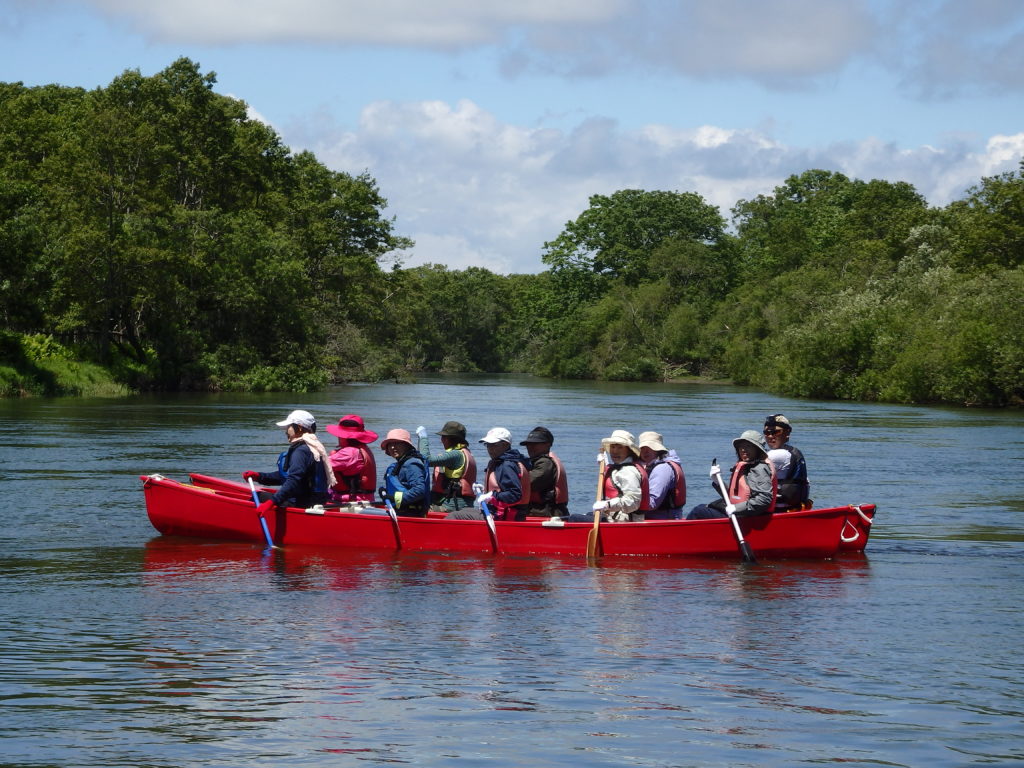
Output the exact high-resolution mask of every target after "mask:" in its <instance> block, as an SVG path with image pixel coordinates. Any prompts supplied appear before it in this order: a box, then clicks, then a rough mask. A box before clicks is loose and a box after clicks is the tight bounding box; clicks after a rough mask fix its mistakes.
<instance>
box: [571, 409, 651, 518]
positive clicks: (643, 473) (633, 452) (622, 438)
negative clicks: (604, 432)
mask: <svg viewBox="0 0 1024 768" xmlns="http://www.w3.org/2000/svg"><path fill="white" fill-rule="evenodd" d="M601 449H602V450H603V451H604V452H605V456H606V457H607V458H606V460H605V466H604V482H603V485H602V486H601V498H600V499H598V500H597V501H596V502H594V507H593V512H592V513H591V514H589V515H581V514H572V515H569V522H572V523H575V522H589V521H593V519H594V515H595V514H599V515H603V516H604V517H603V518H602V519H608V520H609V521H610V522H613V523H618V522H627V521H629V520H631V519H637V520H643V513H642V512H638V510H639V509H640V508H641V507H642V506H644V505H645V504H646V503H647V502H648V493H647V470H646V469H645V468H644V466H643V465H642V464H639V463H638V459H639V458H640V450H639V449H638V448H637V447H636V439H635V438H634V437H633V435H632V433H630V432H627V431H626V430H624V429H616V430H615V431H613V432H612V434H611V436H609V437H606V438H605V439H604V440H602V441H601Z"/></svg>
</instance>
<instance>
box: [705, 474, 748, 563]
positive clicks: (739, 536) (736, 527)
mask: <svg viewBox="0 0 1024 768" xmlns="http://www.w3.org/2000/svg"><path fill="white" fill-rule="evenodd" d="M715 480H716V481H717V482H718V488H719V489H720V490H721V492H722V500H723V501H724V502H725V504H726V506H729V491H727V490H726V488H725V481H724V480H722V473H721V472H716V473H715ZM726 514H727V515H728V516H729V520H730V522H732V529H733V531H735V533H736V541H737V543H738V544H739V545H740V554H741V555H743V559H744V560H745V561H746V562H748V563H756V562H757V559H756V558H755V557H754V550H752V549H751V548H750V545H749V544H747V542H746V539H744V538H743V531H741V530H740V522H739V520H737V519H736V513H735V512H729V511H728V510H727V511H726Z"/></svg>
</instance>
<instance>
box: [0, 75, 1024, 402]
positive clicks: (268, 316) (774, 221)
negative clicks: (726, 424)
mask: <svg viewBox="0 0 1024 768" xmlns="http://www.w3.org/2000/svg"><path fill="white" fill-rule="evenodd" d="M215 83H216V77H215V75H214V74H213V73H206V74H204V73H202V72H201V71H200V68H199V66H198V64H196V63H195V62H192V61H190V60H189V59H186V58H182V59H179V60H177V61H175V62H174V63H172V64H171V65H170V66H169V67H167V68H166V69H164V70H163V71H161V72H159V73H157V74H156V75H154V76H152V77H143V76H141V75H140V73H139V72H138V71H135V70H127V71H125V72H124V73H123V74H122V75H120V76H119V77H117V78H115V79H114V80H113V82H111V83H110V84H109V85H108V86H106V87H102V88H97V89H95V90H92V91H85V90H83V89H79V88H69V87H64V86H59V85H48V86H42V87H25V86H24V85H23V84H21V83H0V267H2V273H0V299H2V302H0V306H2V310H0V311H2V313H3V325H2V329H0V392H2V393H3V394H6V395H17V394H27V393H41V394H60V393H76V392H79V393H80V392H87V391H96V387H97V382H104V381H106V382H108V383H109V384H110V385H111V386H113V387H120V388H122V391H140V390H182V389H207V390H225V389H244V390H271V389H290V390H299V391H301V390H310V389H316V388H320V387H323V386H325V385H328V384H330V383H332V382H340V381H351V380H366V381H373V380H380V379H385V378H395V379H400V380H402V379H408V378H411V377H414V376H415V375H416V374H417V373H419V372H423V371H442V372H465V371H486V372H498V371H514V372H528V373H533V374H537V375H541V376H549V377H567V378H599V379H616V380H633V381H658V380H666V379H673V378H679V377H684V376H704V377H711V378H722V379H731V380H733V381H735V382H737V383H739V384H745V385H752V386H756V387H759V388H762V389H765V390H768V391H772V392H777V393H779V394H785V395H790V396H798V397H815V398H842V399H851V400H881V401H892V402H908V403H909V402H914V403H925V402H945V403H956V404H971V405H992V406H995V405H1019V404H1020V403H1021V402H1022V401H1024V384H1022V380H1024V376H1022V373H1024V338H1022V331H1021V327H1022V323H1021V322H1020V317H1021V314H1022V312H1021V310H1022V299H1021V296H1022V293H1024V292H1022V289H1024V274H1022V267H1021V256H1022V253H1024V160H1022V163H1021V167H1020V170H1019V171H1018V172H1013V173H1006V174H1002V175H999V176H994V177H989V178H983V179H980V180H979V182H978V184H977V185H976V186H975V187H974V188H972V189H971V190H969V191H968V193H967V194H966V195H965V196H964V197H963V199H960V200H957V201H955V202H953V203H951V204H950V205H947V206H945V207H930V206H929V205H928V204H927V202H926V201H925V200H924V198H923V197H922V196H921V195H920V194H919V193H918V192H917V191H916V190H915V189H914V188H913V186H912V185H910V184H907V183H904V182H888V181H881V180H877V179H876V180H871V181H862V180H858V179H850V178H847V177H846V176H844V175H843V174H841V173H836V172H833V171H826V170H808V171H806V172H805V173H802V174H800V175H794V176H792V177H790V178H789V179H787V180H786V182H785V183H784V184H782V185H780V186H779V187H777V188H776V189H775V190H774V191H773V192H772V194H770V195H759V196H758V197H756V198H754V199H751V200H741V201H739V202H737V204H736V205H735V206H734V208H733V209H732V211H731V221H727V220H726V219H725V218H724V217H723V215H722V214H721V212H720V211H719V209H718V208H717V207H715V206H712V205H710V204H709V203H707V202H706V201H705V200H704V199H703V198H702V197H701V196H700V195H698V194H696V193H693V192H669V191H647V190H630V189H627V190H620V191H617V192H615V193H613V194H611V195H594V196H592V197H591V198H590V201H589V206H588V208H587V209H586V210H584V211H582V212H581V213H580V215H579V216H578V217H577V218H576V219H575V220H573V221H570V222H568V223H567V224H566V225H565V228H564V229H563V231H562V232H561V233H560V234H559V235H558V236H557V237H556V238H555V239H554V240H552V241H550V242H547V243H544V244H543V245H542V246H541V248H542V259H543V262H544V264H545V265H546V267H547V268H546V269H545V270H544V271H542V272H540V273H538V274H512V275H499V274H495V273H492V272H490V271H489V270H487V269H483V268H477V267H473V268H469V269H465V270H450V269H448V268H446V267H445V266H443V265H436V264H434V265H427V266H421V267H413V268H405V267H404V266H403V265H402V255H403V252H405V251H406V250H407V249H409V248H411V247H413V245H414V244H413V243H412V242H411V241H410V240H409V239H408V238H405V237H403V236H402V235H400V234H399V233H398V231H397V225H396V222H395V220H394V219H388V218H386V217H385V216H384V214H383V211H384V209H385V206H386V202H387V201H386V199H385V198H384V196H383V194H382V193H381V190H380V189H379V188H378V186H377V183H376V181H375V180H374V179H373V178H372V177H371V176H370V175H369V173H367V172H363V173H360V174H357V175H352V174H348V173H344V172H337V171H332V170H330V169H328V168H326V167H325V166H324V165H323V164H322V163H320V162H319V161H318V160H317V159H316V157H315V156H313V155H312V154H311V153H309V152H299V153H293V152H291V151H290V150H289V148H288V147H286V146H284V144H283V143H282V142H281V138H280V137H279V136H278V135H277V134H276V132H275V131H274V130H273V129H272V128H270V127H269V126H267V125H265V124H263V123H261V122H259V121H257V120H253V119H250V118H249V117H248V116H247V110H246V105H245V104H244V102H242V101H239V100H237V99H232V98H229V97H227V96H223V95H220V94H218V93H216V91H215V90H214V85H215ZM730 223H731V225H732V226H731V227H730V226H729V224H730Z"/></svg>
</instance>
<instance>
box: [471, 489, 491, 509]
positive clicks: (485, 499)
mask: <svg viewBox="0 0 1024 768" xmlns="http://www.w3.org/2000/svg"><path fill="white" fill-rule="evenodd" d="M493 498H494V491H488V492H487V493H481V494H480V495H479V496H477V497H476V505H475V506H478V507H479V506H480V505H482V504H490V503H491V499H493Z"/></svg>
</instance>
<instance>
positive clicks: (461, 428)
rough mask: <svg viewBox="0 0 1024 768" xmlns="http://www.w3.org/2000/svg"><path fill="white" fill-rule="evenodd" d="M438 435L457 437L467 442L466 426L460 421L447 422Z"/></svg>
mask: <svg viewBox="0 0 1024 768" xmlns="http://www.w3.org/2000/svg"><path fill="white" fill-rule="evenodd" d="M437 434H439V435H441V436H443V437H457V438H459V439H460V440H461V441H462V442H466V425H465V424H462V423H461V422H458V421H446V422H445V423H444V426H443V427H441V431H440V432H438V433H437Z"/></svg>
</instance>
